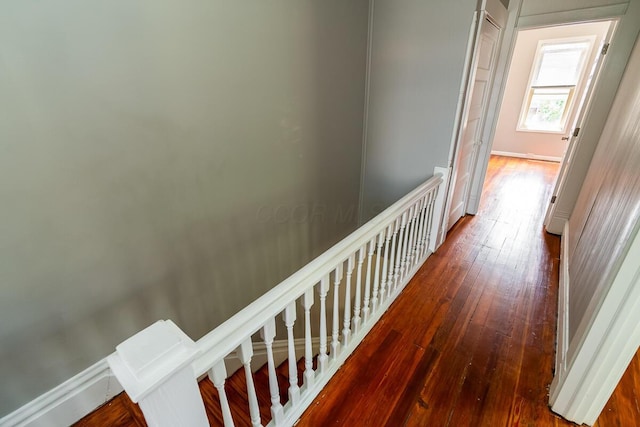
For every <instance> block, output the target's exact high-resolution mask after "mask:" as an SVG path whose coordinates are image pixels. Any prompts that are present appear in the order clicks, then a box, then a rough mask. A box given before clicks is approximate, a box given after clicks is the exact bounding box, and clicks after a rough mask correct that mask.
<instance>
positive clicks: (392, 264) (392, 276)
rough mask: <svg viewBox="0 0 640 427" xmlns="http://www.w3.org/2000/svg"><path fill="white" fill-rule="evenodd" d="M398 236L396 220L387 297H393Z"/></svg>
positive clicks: (392, 239) (392, 238) (396, 221)
mask: <svg viewBox="0 0 640 427" xmlns="http://www.w3.org/2000/svg"><path fill="white" fill-rule="evenodd" d="M397 235H398V219H397V218H396V220H395V222H394V223H393V236H391V257H390V258H389V277H388V278H387V295H386V296H387V297H389V296H391V291H392V290H393V282H394V280H393V279H394V277H395V276H394V272H395V270H394V266H395V262H394V259H395V254H396V240H397V239H396V236H397Z"/></svg>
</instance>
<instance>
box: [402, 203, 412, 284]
mask: <svg viewBox="0 0 640 427" xmlns="http://www.w3.org/2000/svg"><path fill="white" fill-rule="evenodd" d="M413 210H414V208H413V206H412V207H410V208H409V215H408V216H407V226H406V228H405V235H404V243H403V244H402V264H401V265H400V278H401V279H404V277H405V276H406V273H407V271H408V268H407V267H408V264H409V245H410V244H411V233H412V232H413V229H412V228H411V224H412V218H413Z"/></svg>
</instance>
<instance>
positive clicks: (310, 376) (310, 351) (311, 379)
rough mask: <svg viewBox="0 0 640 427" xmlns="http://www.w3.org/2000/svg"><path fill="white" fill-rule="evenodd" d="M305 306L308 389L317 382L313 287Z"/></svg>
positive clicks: (305, 368)
mask: <svg viewBox="0 0 640 427" xmlns="http://www.w3.org/2000/svg"><path fill="white" fill-rule="evenodd" d="M302 304H303V306H304V383H305V385H306V386H307V388H309V387H311V386H312V385H313V383H314V381H315V378H316V376H315V372H314V371H313V346H312V342H311V338H312V335H311V307H312V306H313V287H311V288H309V289H307V291H306V292H305V293H304V298H303V300H302Z"/></svg>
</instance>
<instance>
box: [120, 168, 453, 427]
mask: <svg viewBox="0 0 640 427" xmlns="http://www.w3.org/2000/svg"><path fill="white" fill-rule="evenodd" d="M446 177H447V169H444V168H436V170H435V173H434V177H433V178H431V179H429V180H428V181H427V182H425V183H424V184H422V185H420V186H419V187H418V188H416V189H415V190H413V191H412V192H410V193H409V194H407V195H406V196H405V197H403V198H402V199H400V200H399V201H398V202H396V203H394V204H393V205H392V206H390V207H389V208H388V209H386V210H385V211H383V212H382V213H380V214H379V215H378V216H376V217H375V218H373V219H372V220H371V221H369V222H368V223H366V224H365V225H363V226H362V227H360V228H359V229H357V230H356V231H354V232H353V233H352V234H350V235H349V236H348V237H346V238H345V239H343V240H342V241H341V242H339V243H337V244H336V245H335V246H333V247H332V248H331V249H329V250H328V251H326V252H325V253H324V254H322V255H320V256H319V257H318V258H316V259H315V260H314V261H312V262H311V263H309V264H307V265H306V266H305V267H303V268H302V269H300V270H299V271H298V272H296V273H295V274H293V275H292V276H291V277H289V278H288V279H286V280H285V281H283V282H282V283H280V284H279V285H277V286H276V287H274V288H273V289H271V290H270V291H269V292H267V293H266V294H265V295H263V296H262V297H260V298H259V299H257V300H256V301H254V302H253V303H252V304H250V305H249V306H247V307H246V308H245V309H243V310H242V311H240V312H239V313H237V314H236V315H235V316H233V317H232V318H230V319H229V320H227V321H226V322H224V323H223V324H222V325H220V326H219V327H217V328H215V329H214V330H213V331H211V332H209V333H208V334H206V335H205V336H204V337H202V338H201V339H199V340H198V341H197V342H194V341H192V340H191V339H190V338H189V337H188V336H187V335H186V334H184V333H183V332H182V331H181V330H180V329H179V328H178V327H177V326H176V325H175V324H174V323H173V322H171V321H170V320H167V321H159V322H157V323H155V324H154V325H151V326H150V327H149V328H147V329H145V330H143V331H141V332H140V333H138V334H136V335H134V336H133V337H131V338H129V339H128V340H126V341H125V342H123V343H122V344H120V345H119V346H117V347H116V352H115V353H114V354H112V355H111V356H109V357H108V361H109V365H110V366H111V369H112V371H113V373H114V374H115V376H116V377H117V378H118V380H119V381H120V382H121V384H122V386H123V388H124V389H125V391H126V392H127V393H128V394H129V396H130V397H131V399H132V400H133V401H134V402H138V403H139V404H140V407H141V409H142V411H143V413H144V415H145V419H146V420H147V423H148V424H149V425H151V426H190V427H196V426H205V425H208V421H207V416H206V413H205V408H204V404H203V401H202V397H201V396H200V394H199V393H198V392H197V389H198V387H197V380H198V378H200V377H202V376H203V375H205V374H206V375H208V376H209V378H210V379H211V381H212V382H213V384H214V386H215V388H216V389H217V390H218V395H219V400H220V408H221V412H222V417H223V420H224V425H225V426H226V427H228V426H233V425H234V420H233V415H232V411H231V410H230V407H229V403H228V401H227V396H226V393H225V379H226V377H227V370H226V367H225V362H224V360H225V358H226V357H227V356H229V355H232V354H234V353H235V354H236V355H237V357H238V358H239V359H240V361H241V363H242V365H243V366H244V372H245V375H246V382H247V396H246V399H247V402H248V407H247V409H246V411H247V414H248V417H247V418H250V419H251V423H252V425H254V426H260V425H262V422H263V420H261V417H260V410H259V402H258V395H257V393H256V391H255V387H254V381H253V374H252V366H251V362H252V357H253V345H254V343H252V341H251V339H252V337H254V336H256V333H259V336H260V337H261V339H262V342H263V343H264V346H265V347H266V356H267V368H268V375H269V395H270V401H269V402H263V403H264V404H268V406H269V407H270V412H271V417H272V419H271V421H270V422H269V424H268V425H274V426H290V425H292V424H293V423H294V422H295V420H296V419H298V418H299V417H300V415H301V414H302V413H303V411H304V410H305V409H306V408H307V407H308V406H309V405H310V404H311V402H312V401H313V399H314V398H315V397H316V396H317V395H318V393H319V392H320V390H322V388H323V387H324V386H325V385H326V383H327V382H328V381H329V379H330V378H331V377H332V376H333V374H334V373H335V372H336V371H337V370H338V368H339V367H340V366H341V365H342V364H343V363H344V361H345V360H346V358H347V357H348V356H349V355H350V354H351V353H352V352H353V350H354V349H355V347H356V346H357V345H358V344H359V343H360V342H361V341H362V339H363V338H364V337H365V335H366V334H367V333H368V332H369V331H370V330H371V328H372V327H373V326H374V325H375V323H376V322H377V321H378V319H379V318H380V317H381V316H382V314H383V313H384V312H385V311H386V309H387V308H388V307H389V305H391V303H392V302H393V301H394V299H395V298H396V297H397V295H398V294H399V293H400V292H401V290H402V289H403V288H404V286H405V285H406V284H407V283H408V281H409V280H410V279H411V277H413V275H414V274H415V272H416V271H417V270H418V268H420V266H421V265H422V264H423V263H424V261H425V259H426V258H427V257H428V256H429V255H430V254H431V253H432V252H433V251H435V249H436V248H437V247H438V246H439V245H440V244H441V243H442V242H440V241H438V240H440V238H439V236H442V235H443V233H442V231H441V229H440V227H441V219H442V217H443V208H444V203H445V198H444V193H445V191H444V189H445V188H446V182H445V179H446ZM354 270H355V272H354ZM354 273H355V274H354ZM354 276H355V279H354ZM316 293H317V296H318V299H319V301H318V305H317V306H316V307H315V308H313V306H314V297H315V295H316ZM297 307H300V308H301V309H302V311H301V313H304V318H303V319H301V320H300V321H296V320H297V319H296V308H297ZM312 308H313V309H314V310H315V311H314V313H315V312H317V315H318V316H317V317H318V320H317V324H312V318H315V316H312V315H311V310H312ZM329 313H330V315H331V319H328V318H327V316H328V315H329ZM329 320H331V322H329ZM329 325H330V327H331V331H328V330H327V327H328V326H329ZM278 328H279V329H280V331H281V333H282V334H284V335H286V337H287V340H288V359H289V386H288V396H289V398H288V401H287V402H286V403H284V404H283V403H282V402H281V401H280V390H279V386H278V381H277V378H276V366H275V363H276V362H275V361H274V357H273V351H272V345H273V342H274V338H275V336H276V329H278ZM294 328H295V330H296V331H298V332H301V331H303V332H304V355H303V357H304V372H303V375H302V385H300V381H299V380H298V372H297V363H296V357H298V355H296V350H295V343H294V341H295V340H294V336H295V335H294ZM329 332H330V335H329ZM312 334H315V336H316V337H319V348H318V350H317V352H316V353H315V354H314V352H313V345H312V336H313V335H312ZM314 357H317V369H313V358H314ZM254 368H255V366H254Z"/></svg>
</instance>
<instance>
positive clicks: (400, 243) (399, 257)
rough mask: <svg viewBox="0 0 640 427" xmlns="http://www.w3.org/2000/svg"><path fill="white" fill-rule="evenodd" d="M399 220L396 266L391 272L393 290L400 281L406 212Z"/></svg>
mask: <svg viewBox="0 0 640 427" xmlns="http://www.w3.org/2000/svg"><path fill="white" fill-rule="evenodd" d="M401 218H402V220H401V221H400V233H399V234H398V253H397V255H396V268H395V271H394V274H393V290H394V291H395V290H396V289H397V288H398V282H399V281H400V266H401V265H402V248H403V247H404V229H405V227H406V226H407V213H406V212H405V213H403V214H402V217H401Z"/></svg>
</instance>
